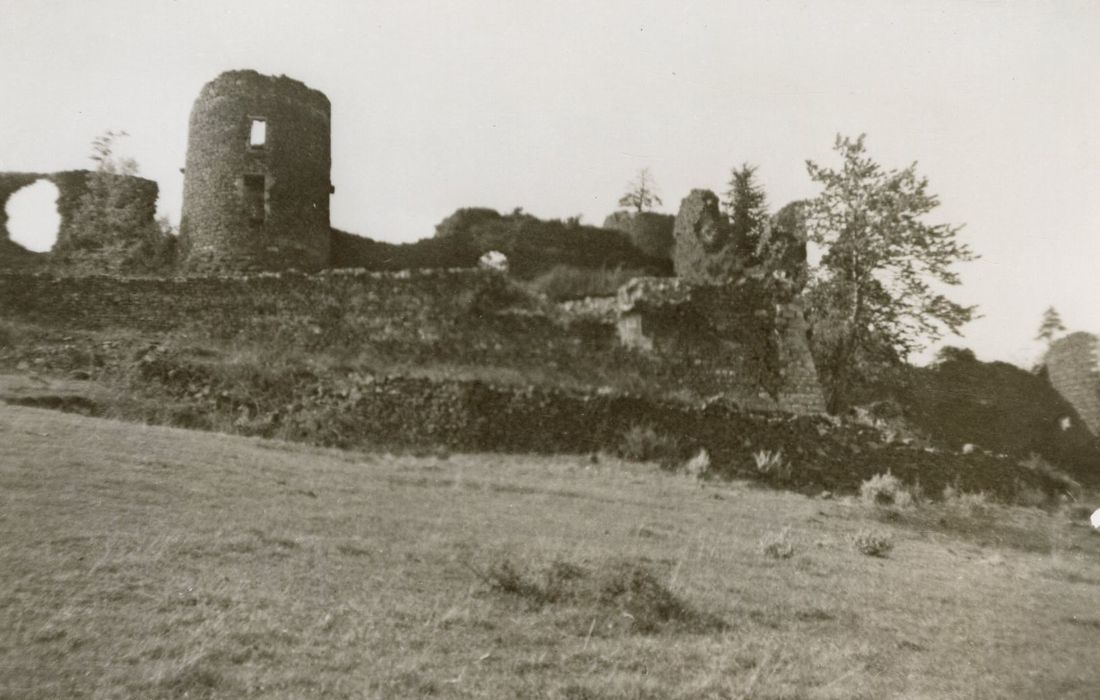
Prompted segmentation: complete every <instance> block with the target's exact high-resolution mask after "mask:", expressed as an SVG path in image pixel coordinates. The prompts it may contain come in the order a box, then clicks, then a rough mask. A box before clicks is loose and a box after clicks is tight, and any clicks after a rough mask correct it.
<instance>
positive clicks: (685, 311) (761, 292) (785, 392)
mask: <svg viewBox="0 0 1100 700" xmlns="http://www.w3.org/2000/svg"><path fill="white" fill-rule="evenodd" d="M618 307H619V317H618V332H619V338H620V341H621V342H623V343H624V344H625V345H627V346H629V347H633V348H636V350H637V351H638V352H640V353H644V354H648V355H652V356H656V357H660V358H662V360H663V361H665V362H667V363H669V364H673V365H677V366H681V367H683V368H684V371H685V372H687V373H689V374H693V375H699V377H700V378H699V380H698V381H697V383H699V384H708V385H709V386H710V387H711V392H712V394H723V395H732V396H743V395H745V394H747V393H749V392H754V393H755V398H756V399H757V400H758V403H760V404H769V403H770V404H771V406H770V407H771V408H777V409H782V410H788V411H793V412H796V413H822V412H824V410H825V403H824V397H823V394H822V391H821V385H820V383H819V382H818V378H817V371H816V369H815V367H814V363H813V356H812V355H811V353H810V346H809V341H808V338H807V324H806V321H805V318H804V315H803V310H802V306H801V303H800V302H799V301H797V300H794V301H791V302H787V303H779V304H777V303H775V302H774V301H773V298H772V295H771V294H769V292H768V289H767V286H766V282H765V281H764V280H761V279H757V278H754V277H749V276H746V277H742V278H741V279H739V280H738V281H737V282H735V283H731V284H723V285H716V284H693V283H690V282H687V281H686V280H683V279H681V278H655V277H648V278H637V279H634V280H631V281H630V282H628V283H627V284H626V285H624V286H623V287H622V289H620V291H619V297H618ZM704 376H706V377H707V378H706V379H703V377H704Z"/></svg>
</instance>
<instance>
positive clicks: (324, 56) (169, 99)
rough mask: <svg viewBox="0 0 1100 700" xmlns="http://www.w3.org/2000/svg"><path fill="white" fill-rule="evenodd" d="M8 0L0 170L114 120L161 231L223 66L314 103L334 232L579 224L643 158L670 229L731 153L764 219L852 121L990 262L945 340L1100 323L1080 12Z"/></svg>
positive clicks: (1007, 348) (1097, 115)
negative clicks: (966, 313) (493, 217)
mask: <svg viewBox="0 0 1100 700" xmlns="http://www.w3.org/2000/svg"><path fill="white" fill-rule="evenodd" d="M4 4H5V7H4V10H3V15H2V19H0V100H2V102H0V170H33V171H55V170H62V169H67V168H79V167H88V166H89V161H88V159H87V155H88V152H89V143H90V142H91V140H92V138H94V137H95V136H96V135H97V134H98V133H100V132H102V131H103V130H105V129H107V128H115V129H125V130H127V131H128V132H129V133H130V134H131V136H130V138H129V139H127V140H126V142H124V144H123V148H122V150H123V152H124V154H125V155H130V156H132V157H134V158H136V159H137V161H138V162H139V164H140V165H141V174H143V175H145V176H146V177H149V178H152V179H154V180H156V181H157V182H158V183H159V184H160V188H161V195H160V197H161V199H160V208H161V210H162V212H163V213H165V214H167V215H168V216H169V217H170V218H171V219H172V221H173V222H177V223H178V221H179V210H180V199H181V195H182V187H183V179H182V177H183V176H182V175H181V174H180V173H179V168H180V167H182V166H183V163H184V157H185V153H186V147H187V143H186V140H187V118H188V113H189V111H190V108H191V103H192V101H193V100H194V98H195V97H196V96H197V95H198V92H199V90H200V88H201V87H202V85H203V83H205V82H207V81H209V80H211V79H212V78H214V77H215V76H216V75H218V74H219V73H220V72H222V71H224V70H230V69H238V68H252V69H255V70H258V71H260V72H262V73H269V74H280V73H283V74H286V75H289V76H291V77H294V78H297V79H299V80H302V81H303V82H305V83H306V84H307V85H309V86H311V87H314V88H317V89H319V90H321V91H323V92H325V93H326V94H327V95H328V97H329V99H330V100H331V101H332V120H333V123H332V132H333V173H332V180H333V182H334V184H335V185H336V193H335V195H334V196H333V199H332V223H333V225H334V226H336V227H338V228H342V229H345V230H348V231H352V232H356V233H360V234H364V235H369V236H371V237H373V238H377V239H381V240H388V241H411V240H415V239H418V238H423V237H426V236H429V235H431V233H432V229H433V226H434V225H435V223H436V222H438V221H439V220H440V219H442V218H443V217H445V216H446V215H448V214H449V213H450V212H452V211H453V210H454V209H456V208H458V207H464V206H477V205H480V206H490V207H495V208H497V209H501V210H511V209H512V208H514V207H517V206H522V207H523V208H524V209H526V210H527V211H529V212H531V213H534V214H536V215H538V216H542V217H555V218H558V217H567V216H572V215H575V214H582V215H583V217H584V221H586V222H588V223H595V224H599V223H600V222H602V220H603V218H604V217H605V216H606V215H607V214H608V213H610V212H611V211H612V210H614V209H615V203H616V200H617V199H618V197H619V196H620V195H621V194H622V191H623V189H624V186H625V184H626V183H627V181H629V180H630V179H631V178H632V177H633V176H634V174H635V172H636V171H637V170H638V169H639V168H642V167H649V168H650V169H651V172H652V174H653V175H654V176H655V177H656V179H657V182H658V185H659V187H660V192H661V194H662V196H663V199H664V207H663V210H664V211H667V212H669V213H675V211H676V209H677V207H678V205H679V202H680V200H681V199H682V198H683V197H684V196H685V195H686V194H687V193H688V191H689V190H690V189H692V188H694V187H706V188H710V189H714V190H718V191H721V189H722V188H723V187H724V183H725V181H726V179H727V178H728V172H729V169H730V167H731V166H733V165H736V164H739V163H741V162H743V161H748V162H750V163H754V164H757V165H758V166H759V168H760V169H759V175H760V177H761V180H762V182H763V184H764V185H765V186H766V188H767V191H768V195H769V198H770V203H771V205H772V208H773V210H774V209H777V208H778V207H780V206H782V205H783V204H785V203H786V202H788V201H790V200H792V199H796V198H803V197H809V196H812V195H814V194H815V192H816V188H815V186H814V185H813V183H812V182H811V181H810V179H809V177H808V176H807V175H806V168H805V161H806V159H813V160H815V161H818V162H822V163H829V164H835V163H837V162H838V161H837V160H836V159H835V158H834V156H833V153H832V151H831V147H832V144H833V140H834V137H835V135H836V134H837V133H843V134H847V135H853V136H854V135H858V134H859V133H861V132H866V133H867V134H868V148H869V151H870V153H871V155H872V156H873V157H875V158H876V159H877V160H878V161H879V162H881V163H883V164H884V165H886V166H889V167H904V166H906V165H908V164H909V163H911V162H912V161H914V160H915V161H918V163H919V165H918V169H919V171H920V172H921V173H922V174H924V175H926V176H928V178H929V179H930V181H931V189H932V191H933V192H935V193H937V194H938V195H939V196H940V198H941V200H942V203H943V204H942V206H941V208H940V209H939V210H938V212H936V215H934V216H933V217H931V219H930V221H931V222H933V223H936V222H950V223H965V224H966V228H965V229H964V231H963V233H962V236H963V238H964V240H965V241H966V242H968V243H969V244H970V245H971V246H972V247H973V248H974V249H975V250H976V251H977V252H979V253H980V254H981V255H982V256H983V257H982V259H981V260H980V261H978V262H975V263H972V264H969V265H966V266H965V267H963V268H962V272H963V275H964V279H963V286H962V287H961V288H960V289H959V290H958V292H957V294H956V296H957V297H958V299H959V300H960V301H963V302H966V303H976V304H978V305H979V306H980V310H981V312H982V313H983V314H984V317H983V318H982V319H981V320H979V321H976V322H974V323H973V324H971V325H970V326H968V327H967V329H966V335H965V338H963V339H961V340H960V339H956V340H954V341H952V342H953V343H955V344H962V345H966V346H969V347H971V348H973V349H974V350H975V351H976V352H977V353H978V355H979V356H980V357H982V358H983V359H1002V360H1008V361H1012V362H1016V363H1018V364H1023V365H1028V364H1030V363H1031V362H1032V361H1033V360H1034V359H1035V358H1036V355H1037V353H1038V350H1039V348H1038V346H1037V345H1036V344H1035V343H1034V342H1033V340H1032V338H1033V336H1034V335H1035V332H1036V328H1037V326H1038V323H1039V319H1040V315H1041V313H1042V311H1043V309H1044V308H1046V307H1047V306H1048V305H1051V304H1053V305H1054V306H1056V307H1057V308H1058V310H1059V311H1060V312H1061V313H1062V316H1063V318H1064V320H1065V321H1066V323H1067V325H1069V326H1070V327H1071V329H1082V330H1090V331H1093V332H1100V274H1097V264H1098V262H1100V48H1098V43H1100V39H1098V37H1100V3H1097V2H1091V1H1089V0H1083V1H1081V2H1073V1H1071V0H1058V1H1057V2H1054V1H1045V2H986V1H981V2H979V1H977V0H974V1H969V2H968V1H966V0H952V1H950V2H933V1H931V0H926V1H921V2H916V1H912V2H909V1H902V0H897V1H896V2H884V1H882V0H876V1H871V2H856V1H840V0H836V1H821V0H816V1H813V2H730V1H729V0H726V1H719V2H683V1H681V2H671V1H670V2H600V3H595V2H592V1H591V0H589V1H587V2H561V1H557V2H542V1H523V0H512V1H510V2H490V1H486V0H467V1H465V2H416V1H410V0H402V1H399V2H396V1H395V2H352V1H351V0H347V1H335V0H332V1H329V2H323V1H319V0H311V1H310V2H305V1H300V2H294V3H290V2H279V1H276V0H255V1H249V2H244V1H242V2H233V1H232V0H218V1H216V2H215V1H210V2H197V1H194V0H192V1H190V2H167V1H165V0H132V1H125V2H122V1H97V2H84V1H78V0H73V1H71V2H58V1H56V0H53V1H51V0H34V1H32V0H8V2H5V3H4Z"/></svg>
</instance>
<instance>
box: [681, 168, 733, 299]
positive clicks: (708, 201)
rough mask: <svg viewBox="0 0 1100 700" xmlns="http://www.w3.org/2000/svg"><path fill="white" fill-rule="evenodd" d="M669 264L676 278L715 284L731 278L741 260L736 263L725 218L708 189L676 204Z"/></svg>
mask: <svg viewBox="0 0 1100 700" xmlns="http://www.w3.org/2000/svg"><path fill="white" fill-rule="evenodd" d="M673 237H674V239H675V243H674V247H673V253H672V263H673V266H674V267H675V270H676V276H677V277H681V278H683V279H685V280H688V281H690V282H699V283H704V284H716V283H722V282H728V281H730V280H732V279H734V278H735V277H736V276H737V275H738V273H739V271H740V269H741V268H742V267H744V264H745V261H742V260H739V258H738V255H737V252H736V246H735V244H734V240H733V232H732V230H731V228H730V224H729V219H728V218H727V217H726V216H725V215H724V214H723V213H722V212H721V210H720V208H719V205H718V197H717V195H715V194H714V193H713V192H711V191H710V190H692V191H691V194H689V195H688V196H687V197H685V198H684V200H683V201H682V202H681V203H680V212H679V213H678V214H677V215H676V223H675V225H674V228H673Z"/></svg>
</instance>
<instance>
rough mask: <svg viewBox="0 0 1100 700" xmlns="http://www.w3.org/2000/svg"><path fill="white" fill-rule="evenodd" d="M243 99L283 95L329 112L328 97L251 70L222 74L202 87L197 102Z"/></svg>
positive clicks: (297, 82)
mask: <svg viewBox="0 0 1100 700" xmlns="http://www.w3.org/2000/svg"><path fill="white" fill-rule="evenodd" d="M242 95H252V96H257V95H272V96H274V95H282V96H285V97H287V98H290V99H293V100H295V101H297V102H302V103H306V104H310V105H312V106H313V107H315V108H316V109H319V110H321V111H323V112H325V113H326V114H328V113H330V112H331V111H332V105H331V103H330V102H329V99H328V97H326V96H325V93H323V92H321V91H320V90H315V89H313V88H311V87H309V86H308V85H306V84H305V83H303V82H301V81H300V80H295V79H294V78H288V77H287V76H285V75H263V74H262V73H257V72H256V71H254V70H231V71H225V72H224V73H222V74H221V75H219V76H218V77H216V78H214V79H213V80H211V81H210V82H208V83H207V84H206V85H204V86H203V88H202V91H201V92H200V93H199V100H212V99H216V98H219V97H227V96H232V97H237V96H242Z"/></svg>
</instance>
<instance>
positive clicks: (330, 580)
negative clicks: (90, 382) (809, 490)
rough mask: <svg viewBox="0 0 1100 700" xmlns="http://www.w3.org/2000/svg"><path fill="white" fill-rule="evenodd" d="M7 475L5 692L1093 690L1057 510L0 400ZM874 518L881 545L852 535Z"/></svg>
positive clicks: (1089, 548) (1, 564)
mask: <svg viewBox="0 0 1100 700" xmlns="http://www.w3.org/2000/svg"><path fill="white" fill-rule="evenodd" d="M0 493H2V494H3V495H4V498H3V499H2V501H0V507H2V510H0V533H2V536H0V590H3V591H5V596H4V597H3V598H2V599H0V698H16V697H18V698H54V697H72V698H79V697H97V698H100V697H102V698H113V697H146V698H158V697H192V698H197V697H201V698H242V697H265V698H266V697H275V698H291V697H307V696H310V697H318V696H321V695H324V696H325V697H336V698H341V697H348V698H350V697H385V698H393V697H423V696H435V697H561V698H565V697H570V698H578V697H586V698H622V697H631V698H641V697H648V698H656V697H662V698H665V697H760V698H764V697H772V698H774V697H812V698H857V697H866V698H887V697H937V698H953V697H959V698H962V697H973V695H974V693H975V692H976V689H979V688H980V689H981V693H982V695H983V696H985V697H1061V698H1072V697H1076V698H1086V697H1089V698H1091V697H1096V696H1097V692H1098V691H1100V667H1097V665H1096V664H1095V651H1096V648H1097V645H1098V644H1100V619H1098V618H1097V617H1096V614H1097V613H1096V607H1095V601H1096V595H1097V592H1098V590H1100V538H1097V537H1096V536H1094V535H1091V534H1090V533H1089V532H1088V531H1087V530H1086V529H1084V528H1081V527H1077V526H1071V525H1070V524H1068V523H1067V522H1066V521H1065V520H1064V519H1060V517H1059V516H1053V515H1047V514H1044V513H1042V512H1040V511H1034V510H1032V511H1023V510H1012V511H1008V510H1005V511H1003V512H1002V515H1003V516H1004V517H1006V518H1007V517H1009V516H1011V518H1012V519H1013V522H1014V523H1015V525H1016V526H1017V527H1016V529H1014V530H1010V529H1003V528H1002V529H998V528H997V527H994V526H993V522H992V521H991V522H990V523H989V527H988V528H987V529H985V530H983V531H982V532H981V533H978V535H977V537H969V536H968V538H966V539H958V538H956V537H954V536H949V535H947V534H944V533H935V532H930V531H919V530H914V529H912V528H911V527H910V526H909V525H907V524H906V523H905V521H904V519H902V520H900V521H897V522H881V523H880V522H874V521H872V522H868V518H871V517H872V515H873V513H871V512H870V511H867V510H865V508H863V507H861V506H857V505H855V504H853V503H851V502H850V501H832V500H830V501H824V500H816V499H807V498H804V497H801V496H795V495H790V494H779V493H772V492H764V491H758V490H752V489H749V488H747V487H744V486H738V485H733V486H722V487H714V486H701V485H700V484H699V483H698V482H696V481H693V480H689V479H688V478H686V477H684V476H681V475H674V474H668V473H663V472H659V471H658V470H657V469H656V468H655V467H652V466H650V465H632V464H626V463H621V462H617V461H614V460H609V459H602V460H600V462H598V463H592V462H591V461H590V460H589V459H588V458H583V459H582V458H577V457H570V458H565V457H556V458H541V457H515V456H499V455H496V456H488V455H461V456H459V455H455V456H450V457H448V456H446V455H437V456H423V457H415V456H392V455H388V454H367V453H352V452H341V451H336V450H322V449H314V448H308V447H302V446H294V445H288V444H284V443H278V442H273V441H264V440H258V439H245V438H238V437H230V436H225V435H217V434H210V433H197V432H187V431H182V430H176V429H170V428H158V427H149V426H141V425H133V424H125V423H118V422H113V421H106V420H100V419H92V418H85V417H81V416H76V415H70V414H60V413H53V412H48V411H43V410H38V409H28V408H15V407H10V406H2V405H0ZM998 517H1001V516H1000V515H999V516H998ZM869 526H870V527H873V528H875V529H877V530H881V531H882V532H883V533H885V534H886V535H887V536H889V537H890V538H892V540H893V541H894V542H895V544H896V546H895V548H894V550H893V552H892V553H891V554H890V556H889V558H872V557H866V556H862V555H860V554H859V553H857V552H856V551H854V550H853V548H852V547H851V545H850V543H849V538H850V536H851V535H852V534H853V533H855V532H857V531H859V530H862V529H864V528H867V527H869ZM784 527H789V528H790V533H789V538H790V540H791V541H792V542H793V544H794V546H795V554H794V557H793V558H791V559H786V560H775V559H769V558H767V557H765V556H763V555H762V553H761V550H760V548H759V544H758V543H759V540H760V539H761V538H762V537H764V536H766V535H775V534H777V533H779V532H780V530H781V529H782V528H784ZM1013 533H1014V534H1013ZM1009 535H1011V537H1010V536H1009ZM977 539H980V540H981V541H980V542H978V543H975V540H977ZM543 571H545V572H546V573H545V577H543V576H544V575H543V574H540V573H538V572H543ZM623 572H625V573H623ZM586 577H587V578H586ZM616 577H618V578H616ZM588 578H591V579H593V580H598V581H601V582H602V583H600V584H599V585H600V586H601V588H599V591H600V594H599V595H597V596H595V597H593V596H587V597H586V595H585V594H583V590H584V589H583V587H581V588H570V586H573V585H574V583H575V582H577V581H580V582H581V583H584V582H585V581H587V580H588ZM571 582H574V583H571ZM555 587H556V588H555ZM555 591H558V592H561V591H564V592H566V593H568V595H565V594H563V595H550V593H553V592H555ZM576 591H581V592H576Z"/></svg>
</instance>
